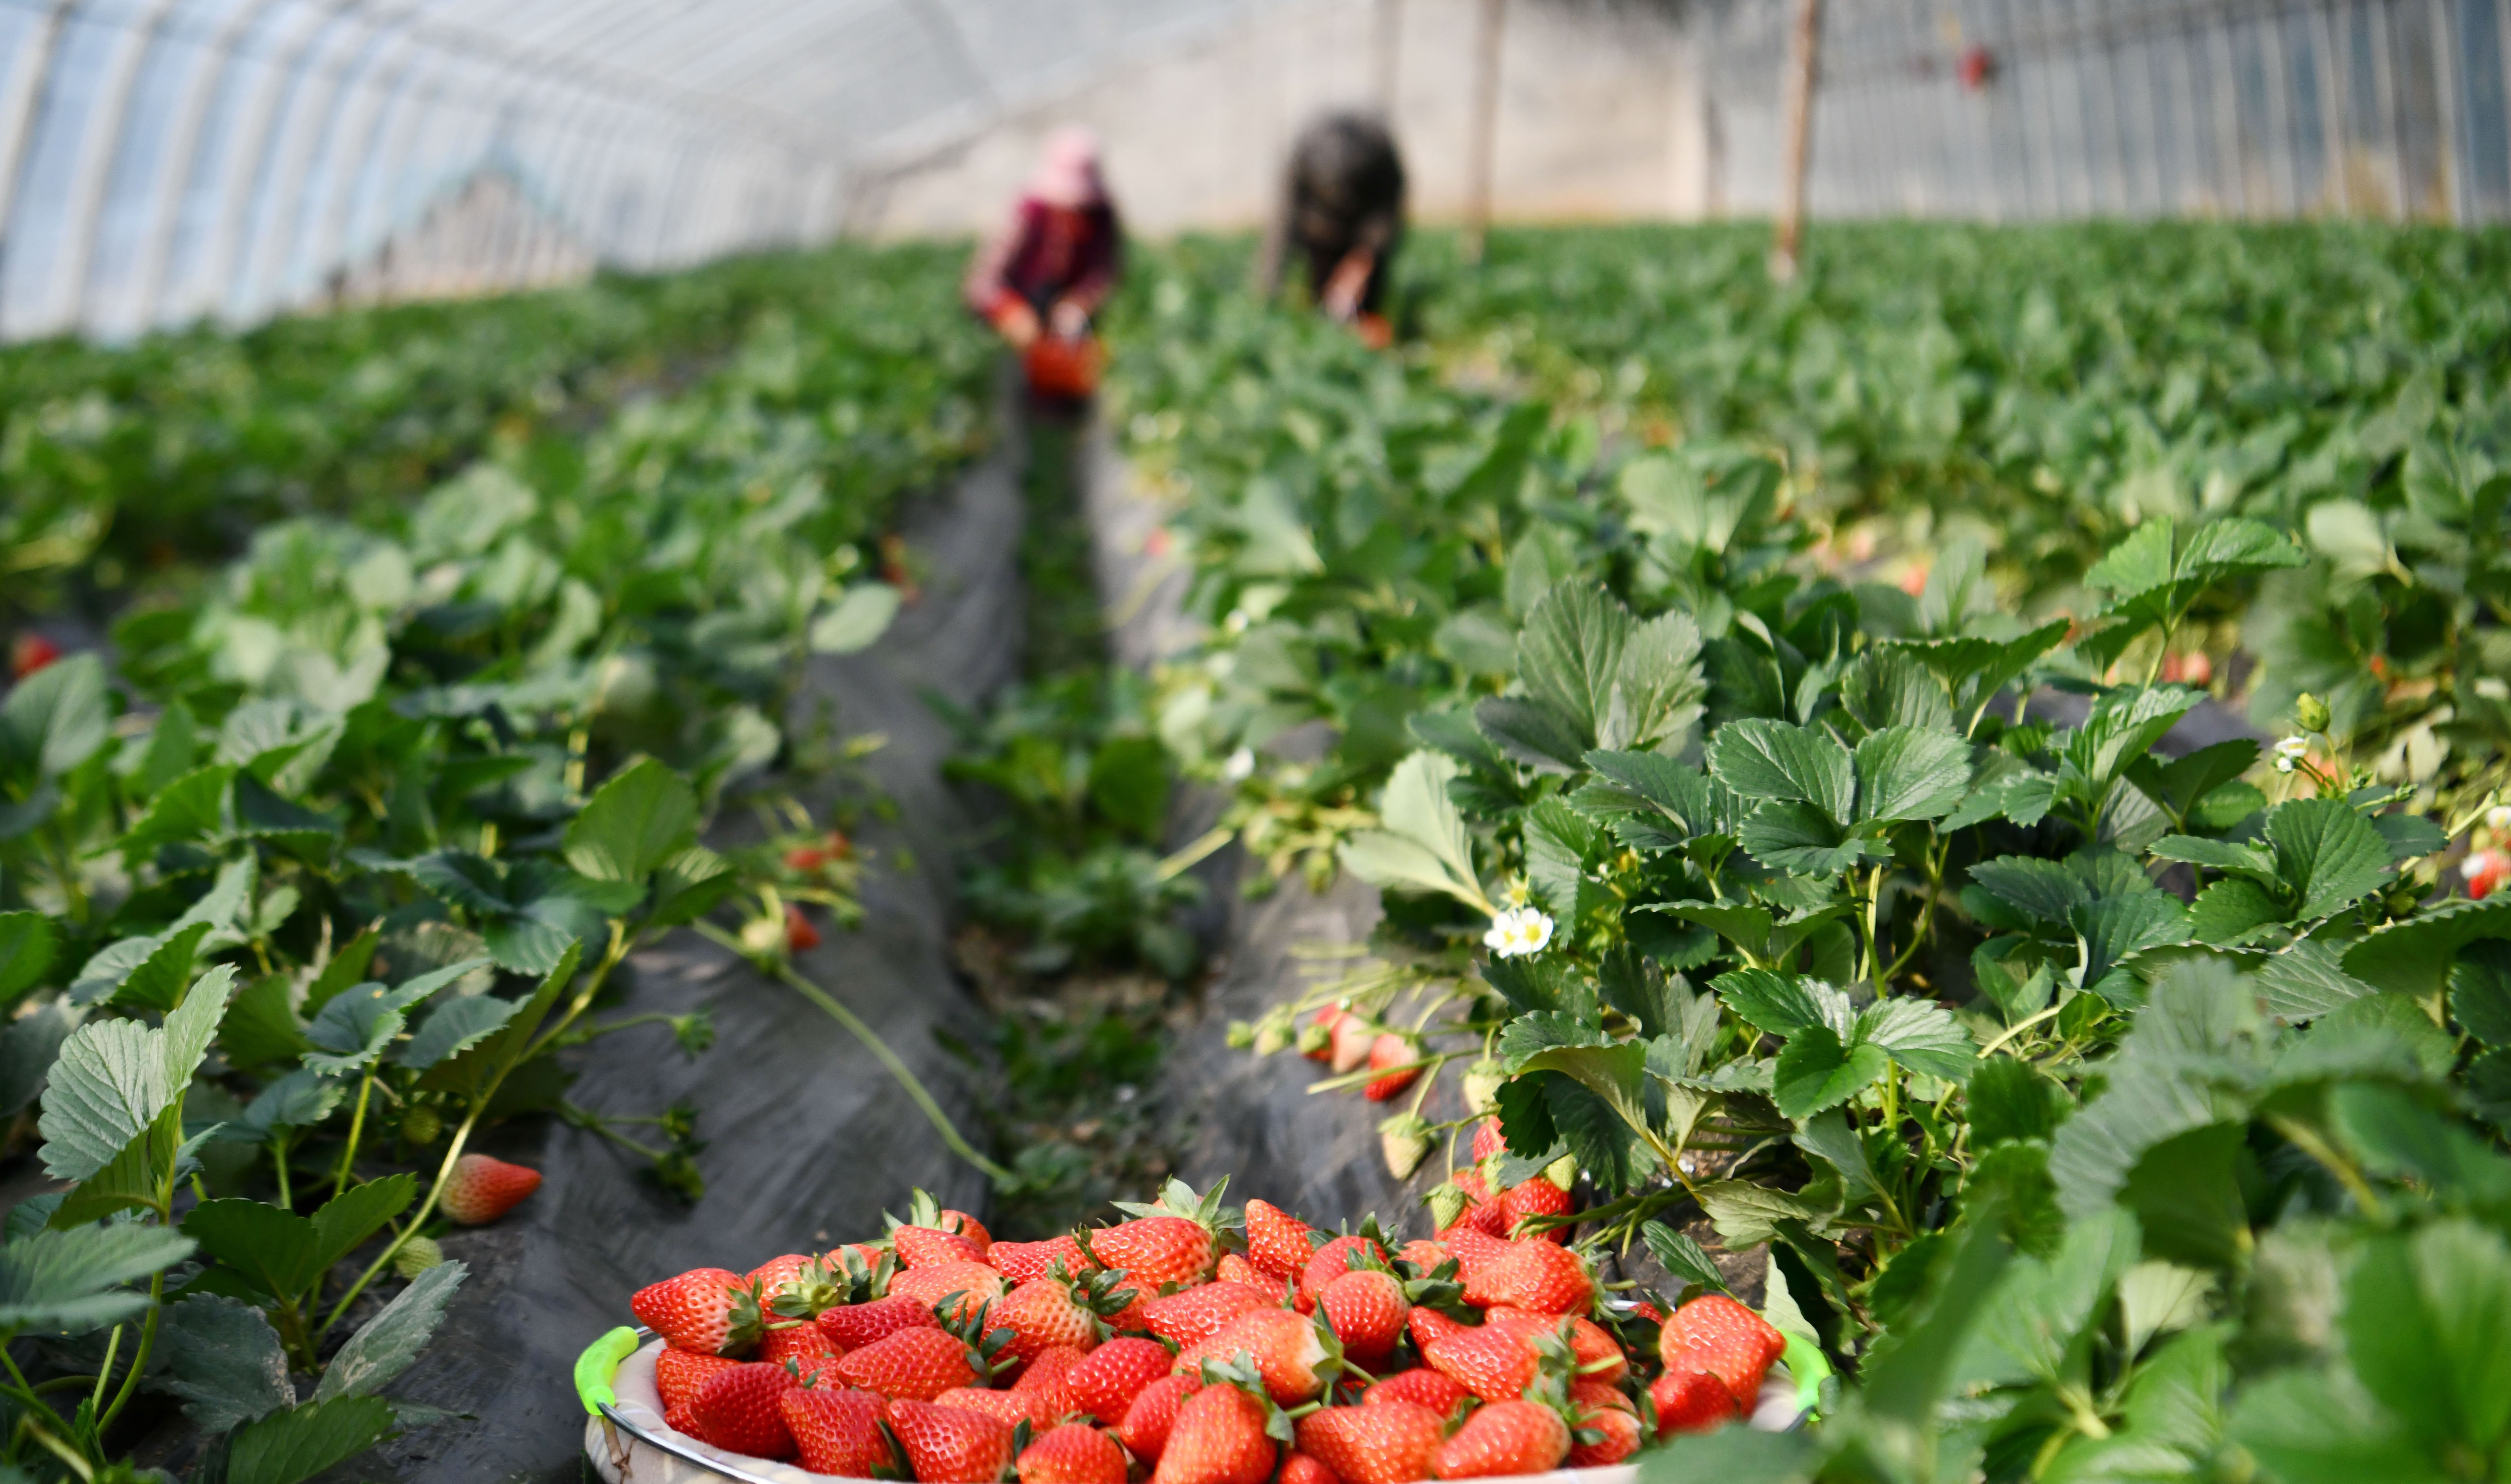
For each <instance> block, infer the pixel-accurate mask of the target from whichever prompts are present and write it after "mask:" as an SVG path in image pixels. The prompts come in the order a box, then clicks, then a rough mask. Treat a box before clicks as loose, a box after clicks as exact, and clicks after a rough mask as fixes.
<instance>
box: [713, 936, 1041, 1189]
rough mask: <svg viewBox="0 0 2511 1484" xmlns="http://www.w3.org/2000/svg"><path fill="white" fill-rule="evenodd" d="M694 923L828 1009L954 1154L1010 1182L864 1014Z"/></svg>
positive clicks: (785, 968)
mask: <svg viewBox="0 0 2511 1484" xmlns="http://www.w3.org/2000/svg"><path fill="white" fill-rule="evenodd" d="M691 926H693V927H695V928H696V929H697V930H698V931H699V932H703V933H705V934H706V935H707V936H708V937H711V938H713V939H715V941H716V942H718V943H721V944H722V945H723V946H725V947H726V948H729V949H731V950H732V951H733V952H735V953H738V954H740V955H741V956H742V957H743V958H745V959H748V960H750V962H751V963H752V964H753V965H756V966H757V967H758V968H759V969H760V970H764V971H765V972H768V973H772V974H774V975H775V976H776V977H777V978H779V979H781V980H783V981H784V982H785V983H786V984H787V985H789V986H791V987H792V989H793V991H794V992H795V993H797V994H799V995H800V996H801V997H802V998H803V999H805V1000H808V1001H810V1002H811V1003H812V1004H813V1005H816V1006H818V1007H819V1008H821V1009H823V1010H826V1011H827V1012H828V1013H829V1016H830V1018H831V1019H833V1020H835V1021H836V1022H837V1023H838V1024H839V1025H842V1026H844V1027H845V1028H846V1030H847V1031H848V1032H849V1033H851V1034H852V1035H853V1036H854V1038H855V1039H856V1040H857V1041H860V1042H862V1043H863V1044H864V1046H865V1048H866V1049H867V1050H869V1051H870V1052H871V1054H872V1055H873V1056H875V1057H877V1058H878V1059H879V1061H880V1064H881V1065H882V1066H884V1067H887V1068H888V1069H889V1075H890V1076H891V1077H894V1078H896V1079H897V1080H898V1084H899V1085H900V1086H901V1087H903V1088H905V1089H906V1091H907V1095H908V1097H910V1098H912V1099H914V1101H915V1106H916V1107H918V1108H920V1109H922V1110H924V1117H925V1118H926V1120H927V1121H929V1122H930V1123H932V1124H933V1128H934V1131H935V1132H937V1133H939V1134H941V1135H942V1142H943V1143H944V1144H946V1145H947V1146H948V1147H949V1150H950V1152H951V1153H952V1154H954V1155H957V1156H958V1157H959V1158H960V1159H962V1160H965V1161H968V1162H969V1163H971V1164H973V1165H975V1166H976V1167H977V1168H978V1169H980V1170H983V1171H984V1172H985V1177H986V1178H987V1179H989V1180H991V1181H993V1182H994V1183H995V1184H997V1185H1008V1184H1010V1183H1011V1181H1012V1180H1013V1179H1015V1178H1016V1177H1015V1176H1014V1175H1013V1174H1012V1172H1011V1171H1010V1170H1008V1169H1005V1168H1004V1167H1003V1166H1002V1165H1000V1164H997V1163H995V1162H994V1161H991V1160H988V1159H986V1158H985V1156H984V1155H983V1154H981V1153H979V1152H978V1150H977V1148H976V1146H974V1145H972V1144H970V1143H969V1142H968V1141H967V1139H966V1138H965V1137H963V1136H962V1135H961V1134H960V1132H959V1130H958V1128H957V1127H956V1126H954V1125H953V1124H952V1123H951V1122H950V1118H949V1115H947V1114H946V1113H944V1112H943V1111H942V1105H941V1104H940V1103H938V1102H936V1101H934V1098H933V1094H932V1093H931V1092H930V1091H928V1090H926V1088H925V1086H924V1084H923V1083H922V1082H920V1081H919V1080H917V1078H916V1076H915V1074H914V1073H913V1072H912V1071H909V1070H908V1065H907V1063H906V1062H905V1061H903V1060H901V1059H900V1058H899V1055H898V1053H897V1052H896V1051H893V1050H891V1049H890V1048H889V1043H887V1042H885V1041H883V1040H881V1039H880V1037H879V1036H878V1035H877V1034H876V1033H874V1032H873V1030H872V1028H871V1027H870V1026H869V1025H867V1024H865V1023H864V1020H863V1017H862V1016H860V1015H857V1014H856V1013H855V1012H854V1011H853V1010H850V1009H848V1008H845V1006H844V1005H843V1004H841V1003H839V1002H838V1000H837V999H836V997H835V996H833V995H831V994H830V993H829V992H828V991H827V990H825V989H822V988H821V987H820V986H818V985H817V984H814V983H812V982H811V981H810V980H808V979H806V978H804V977H802V975H800V974H799V973H796V972H795V971H794V970H793V966H792V965H791V964H789V963H785V962H783V961H781V960H778V959H772V958H762V957H759V956H757V955H753V954H752V953H751V952H749V951H748V950H747V949H745V948H743V947H742V945H741V940H740V939H739V938H737V937H735V936H733V935H732V934H731V933H729V932H725V931H724V930H723V929H721V928H719V927H717V926H715V924H714V923H711V922H708V921H706V920H704V919H703V918H701V919H700V920H699V921H697V922H696V923H694V924H692V925H691Z"/></svg>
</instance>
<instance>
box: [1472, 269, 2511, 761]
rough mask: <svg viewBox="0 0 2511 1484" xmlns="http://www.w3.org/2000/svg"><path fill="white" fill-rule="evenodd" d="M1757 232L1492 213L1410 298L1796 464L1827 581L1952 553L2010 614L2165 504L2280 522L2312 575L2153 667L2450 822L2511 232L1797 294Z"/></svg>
mask: <svg viewBox="0 0 2511 1484" xmlns="http://www.w3.org/2000/svg"><path fill="white" fill-rule="evenodd" d="M1764 247H1765V244H1764V243H1763V241H1762V240H1761V238H1760V236H1759V234H1758V230H1757V229H1740V228H1739V229H1731V230H1730V229H1700V230H1694V229H1683V230H1669V229H1663V228H1630V229H1610V230H1597V231H1580V232H1547V233H1530V234H1510V233H1502V234H1499V235H1498V236H1497V237H1495V238H1494V239H1493V242H1492V247H1491V251H1490V255H1489V259H1488V262H1487V266H1486V268H1485V269H1484V270H1483V271H1481V272H1479V273H1474V274H1458V273H1454V272H1452V271H1451V270H1449V269H1446V268H1444V267H1443V268H1439V269H1437V270H1435V271H1436V272H1437V273H1438V277H1437V278H1436V280H1435V283H1434V285H1432V292H1431V295H1430V297H1429V298H1428V300H1427V302H1426V304H1425V306H1424V313H1423V319H1424V321H1425V324H1426V326H1427V329H1428V331H1429V333H1430V336H1431V338H1432V340H1433V342H1434V344H1435V346H1436V348H1437V349H1436V356H1437V359H1438V360H1439V361H1440V363H1441V364H1442V365H1443V366H1445V367H1447V368H1448V369H1449V371H1450V373H1451V374H1454V375H1456V376H1459V377H1462V378H1465V379H1467V380H1471V381H1474V382H1477V383H1497V384H1504V385H1512V386H1525V387H1528V388H1532V389H1536V390H1537V392H1538V395H1541V396H1543V397H1544V398H1546V399H1547V400H1555V401H1556V402H1558V403H1559V404H1561V405H1563V406H1564V407H1565V408H1566V409H1569V410H1571V411H1574V412H1576V413H1579V414H1584V415H1592V416H1594V417H1595V418H1596V419H1597V420H1598V421H1599V424H1600V426H1602V427H1603V428H1604V429H1606V430H1608V431H1620V432H1623V433H1624V434H1626V435H1627V436H1631V437H1633V438H1637V439H1638V440H1640V441H1642V442H1655V441H1661V440H1664V439H1666V438H1673V437H1680V438H1691V439H1700V438H1725V439H1733V440H1738V441H1744V442H1748V443H1751V444H1753V445H1755V446H1758V447H1762V448H1765V449H1767V450H1769V451H1771V452H1773V453H1775V454H1777V455H1779V456H1780V457H1781V458H1782V459H1783V460H1784V461H1785V463H1786V464H1787V467H1788V471H1789V476H1790V477H1789V481H1788V490H1789V498H1790V501H1791V504H1792V507H1793V508H1794V509H1795V510H1796V511H1797V512H1798V513H1799V514H1801V515H1802V517H1803V518H1804V519H1805V520H1806V521H1807V522H1808V523H1809V524H1810V525H1811V526H1812V527H1813V533H1814V536H1815V537H1816V544H1815V545H1814V547H1813V548H1812V549H1811V550H1810V552H1808V555H1809V556H1810V557H1811V558H1812V559H1813V560H1814V561H1815V562H1817V563H1819V564H1820V566H1821V567H1822V568H1823V569H1824V570H1828V571H1833V572H1836V573H1842V574H1854V575H1856V576H1858V577H1862V578H1869V579H1880V580H1885V581H1904V582H1914V581H1915V580H1917V579H1919V578H1921V577H1922V576H1923V575H1924V573H1925V571H1926V568H1927V565H1928V563H1929V561H1930V560H1931V553H1932V552H1936V551H1939V550H1942V549H1943V548H1945V547H1946V546H1948V545H1950V544H1951V543H1952V542H1954V541H1957V540H1968V541H1972V542H1976V543H1978V544H1980V545H1981V546H1983V547H1984V548H1986V550H1987V551H1988V553H1989V571H1990V572H1991V574H1992V575H1993V576H1994V578H1995V580H1996V582H1997V586H1998V590H1999V592H2000V593H2001V594H2002V595H2003V597H2004V598H2005V599H2006V600H2008V601H2027V602H2028V604H2029V605H2030V609H2031V611H2032V612H2033V613H2035V614H2037V613H2040V612H2045V611H2057V610H2065V611H2067V612H2070V613H2074V614H2086V613H2089V612H2091V611H2092V609H2093V608H2094V607H2095V606H2096V605H2097V604H2098V603H2099V602H2100V601H2101V595H2100V594H2099V593H2098V592H2096V591H2089V590H2087V589H2086V587H2085V583H2084V576H2085V574H2086V573H2087V572H2088V571H2089V570H2090V569H2091V567H2092V565H2093V563H2094V562H2095V561H2097V560H2098V559H2099V558H2100V557H2101V555H2102V553H2103V552H2105V551H2107V550H2108V549H2109V548H2110V547H2111V546H2112V545H2113V544H2115V543H2116V542H2117V541H2119V540H2120V539H2121V538H2123V537H2124V536H2125V535H2126V534H2127V533H2128V531H2129V530H2130V529H2132V528H2134V527H2135V526H2136V525H2138V524H2139V523H2140V522H2142V521H2144V519H2146V518H2147V517H2150V516H2156V515H2160V516H2167V517H2169V518H2171V519H2173V520H2175V521H2178V522H2179V523H2181V524H2182V525H2186V524H2188V523H2190V522H2192V521H2197V520H2203V519H2209V518H2212V517H2214V516H2216V515H2219V514H2240V515H2247V516H2250V517H2252V518H2254V519H2259V520H2262V521H2265V522H2267V523H2268V524H2271V525H2273V526H2275V527H2277V528H2278V529H2280V530H2283V531H2287V532H2289V533H2291V534H2293V535H2294V536H2295V537H2297V538H2298V539H2299V540H2300V541H2301V542H2302V544H2303V545H2304V547H2305V549H2306V550H2307V552H2308V553H2309V556H2310V560H2309V562H2308V563H2307V564H2305V565H2303V566H2301V567H2298V568H2294V569H2290V570H2287V571H2283V572H2279V573H2277V574H2274V575H2271V576H2270V577H2268V578H2267V579H2266V580H2265V581H2263V582H2261V583H2260V584H2259V585H2257V587H2256V589H2255V590H2251V589H2249V588H2247V587H2246V586H2245V587H2243V588H2239V589H2235V590H2230V591H2227V592H2226V593H2224V594H2222V595H2221V596H2220V597H2219V598H2217V599H2214V600H2211V601H2209V602H2208V603H2207V604H2205V605H2203V606H2202V607H2201V608H2200V609H2199V610H2198V611H2197V612H2196V613H2195V614H2194V615H2192V619H2191V621H2190V623H2189V624H2188V625H2186V626H2184V628H2183V632H2181V633H2179V634H2176V635H2175V636H2174V641H2173V646H2172V653H2171V654H2170V655H2169V656H2168V657H2167V658H2166V659H2165V660H2164V662H2163V665H2164V669H2165V671H2166V673H2165V675H2164V678H2167V679H2180V680H2190V681H2194V682H2195V683H2197V684H2200V685H2205V684H2207V683H2209V681H2211V680H2216V679H2218V678H2219V677H2220V678H2221V680H2223V681H2227V682H2229V684H2228V685H2225V684H2218V685H2217V686H2216V689H2217V690H2218V692H2219V693H2221V694H2225V695H2228V696H2232V697H2235V698H2237V699H2239V700H2241V701H2242V702H2244V703H2245V704H2246V705H2247V707H2248V709H2249V712H2250V714H2251V717H2252V719H2253V721H2254V722H2255V724H2256V725H2257V726H2258V727H2259V728H2260V729H2261V730H2266V731H2272V730H2274V729H2275V728H2277V727H2278V726H2279V725H2280V723H2281V722H2282V720H2283V719H2284V718H2285V716H2286V715H2287V714H2288V713H2289V711H2290V708H2291V707H2292V705H2293V703H2294V700H2295V698H2296V697H2298V696H2299V695H2300V694H2302V693H2303V692H2305V691H2307V692H2310V693H2312V694H2315V695H2318V696H2320V697H2322V698H2323V699H2325V700H2326V701H2327V702H2328V704H2329V706H2330V709H2331V712H2332V714H2333V730H2334V734H2335V735H2336V736H2337V737H2339V738H2341V739H2342V740H2344V741H2345V742H2347V743H2348V744H2349V745H2350V746H2352V747H2353V748H2355V749H2356V751H2357V752H2359V753H2360V754H2361V755H2362V756H2363V757H2364V758H2365V759H2366V760H2367V761H2371V762H2374V763H2375V764H2376V766H2377V767H2378V768H2379V770H2380V773H2381V778H2382V780H2384V781H2411V782H2414V784H2416V785H2417V786H2418V788H2421V789H2425V790H2429V793H2428V795H2427V802H2428V803H2429V802H2430V801H2431V800H2432V799H2434V798H2438V799H2439V800H2440V802H2441V804H2442V807H2444V808H2448V807H2450V805H2451V803H2452V802H2453V800H2454V799H2455V798H2456V797H2457V796H2458V795H2460V794H2462V793H2467V794H2472V795H2482V794H2485V793H2488V792H2490V791H2492V789H2493V788H2494V787H2496V786H2497V785H2498V784H2500V783H2501V782H2502V781H2503V778H2504V773H2503V768H2502V760H2503V748H2504V745H2505V743H2506V742H2511V708H2506V707H2511V636H2506V630H2505V629H2504V628H2503V622H2502V620H2503V614H2504V611H2505V603H2506V599H2511V586H2506V575H2505V573H2504V571H2503V568H2502V560H2503V557H2502V552H2501V545H2500V536H2501V531H2500V524H2501V522H2500V515H2501V508H2502V502H2503V492H2504V490H2505V488H2506V487H2511V486H2506V485H2504V484H2503V483H2501V482H2499V481H2498V479H2497V476H2498V475H2499V474H2500V473H2501V470H2502V464H2503V459H2504V447H2505V439H2506V436H2511V429H2506V426H2505V422H2506V406H2505V400H2504V399H2505V396H2506V392H2511V288H2506V287H2505V284H2506V278H2505V271H2506V268H2511V236H2505V235H2504V234H2502V233H2498V232H2488V233H2478V234H2468V233H2458V232H2448V231H2427V230H2414V231H2395V230H2390V229H2387V228H2367V227H2356V226H2294V227H2238V228H2235V227H2226V226H2220V225H2212V224H2203V223H2151V224H2141V225H2137V226H2132V227H2131V226H2074V227H2063V228H2049V229H2023V230H2012V229H2007V230H1991V229H1976V228H1964V227H1944V226H1914V225H1872V226H1841V227H1837V228H1834V229H1831V230H1829V231H1826V232H1825V233H1824V234H1823V235H1822V238H1821V240H1820V241H1819V242H1817V243H1816V244H1815V245H1814V246H1813V247H1812V248H1811V249H1810V251H1809V253H1808V257H1807V261H1806V270H1805V272H1804V273H1803V275H1802V276H1800V277H1799V279H1798V280H1797V281H1796V283H1795V284H1794V285H1789V286H1787V287H1778V286H1775V285H1772V284H1771V282H1770V280H1769V276H1768V273H1767V272H1766V270H1765V266H1764ZM1434 251H1435V248H1434ZM2236 653H2239V654H2241V655H2243V656H2244V658H2243V659H2242V660H2241V661H2239V662H2238V666H2246V665H2248V664H2249V663H2251V662H2255V663H2256V664H2257V665H2258V666H2259V669H2258V672H2257V673H2256V674H2249V673H2246V672H2243V671H2242V670H2241V669H2239V668H2238V667H2236V666H2235V664H2234V656H2235V654H2236ZM2130 672H2132V673H2133V672H2136V671H2134V670H2131V671H2130Z"/></svg>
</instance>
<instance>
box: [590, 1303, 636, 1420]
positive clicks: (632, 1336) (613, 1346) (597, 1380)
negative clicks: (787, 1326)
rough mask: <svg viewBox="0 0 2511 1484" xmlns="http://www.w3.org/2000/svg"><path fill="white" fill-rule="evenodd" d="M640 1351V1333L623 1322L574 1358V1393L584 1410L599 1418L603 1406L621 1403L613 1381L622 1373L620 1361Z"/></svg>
mask: <svg viewBox="0 0 2511 1484" xmlns="http://www.w3.org/2000/svg"><path fill="white" fill-rule="evenodd" d="M636 1352H637V1332H636V1331H635V1330H633V1329H630V1328H628V1327H627V1326H626V1325H624V1324H623V1325H621V1326H620V1327H619V1328H617V1329H614V1330H612V1331H611V1332H610V1333H608V1334H606V1335H603V1336H602V1337H601V1338H600V1339H599V1340H596V1341H594V1342H593V1343H592V1344H591V1345H588V1346H586V1347H585V1348H584V1353H583V1354H581V1355H578V1356H576V1357H575V1394H576V1395H577V1397H579V1398H580V1399H582V1401H583V1402H584V1410H585V1411H587V1412H590V1413H592V1414H593V1415H594V1416H596V1417H599V1416H600V1415H601V1409H602V1407H603V1406H604V1405H605V1404H607V1405H612V1406H615V1405H617V1404H618V1401H619V1395H618V1393H617V1392H615V1391H613V1390H611V1389H610V1383H611V1382H612V1381H614V1380H616V1379H618V1376H619V1362H620V1361H622V1360H625V1359H627V1358H628V1357H629V1356H630V1355H633V1354H635V1353H636Z"/></svg>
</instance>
